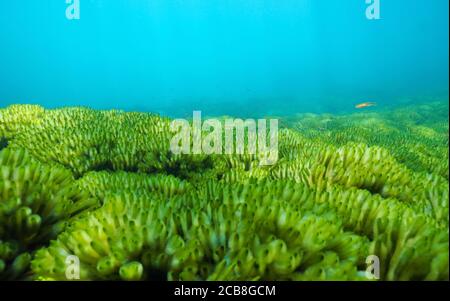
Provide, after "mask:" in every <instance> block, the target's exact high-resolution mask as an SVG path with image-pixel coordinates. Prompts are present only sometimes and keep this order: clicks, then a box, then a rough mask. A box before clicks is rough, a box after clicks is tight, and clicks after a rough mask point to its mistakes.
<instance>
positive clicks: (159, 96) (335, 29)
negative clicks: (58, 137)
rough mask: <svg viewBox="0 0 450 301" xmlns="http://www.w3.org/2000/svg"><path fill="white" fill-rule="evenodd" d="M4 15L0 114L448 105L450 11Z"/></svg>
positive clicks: (223, 4) (351, 5) (415, 5)
mask: <svg viewBox="0 0 450 301" xmlns="http://www.w3.org/2000/svg"><path fill="white" fill-rule="evenodd" d="M80 2H81V19H80V20H68V19H67V18H66V15H65V10H66V6H67V4H66V3H65V0H40V1H36V0H20V1H18V0H14V1H0V107H2V106H6V105H8V104H12V103H35V104H40V105H44V106H46V107H60V106H67V105H85V106H90V107H94V108H120V109H125V110H141V111H156V112H161V113H163V114H168V115H183V114H188V112H192V110H194V109H200V110H203V111H204V112H205V114H233V115H244V116H245V115H254V114H282V113H295V112H305V111H311V112H340V111H346V110H349V109H351V108H352V107H353V105H354V104H355V103H358V102H361V101H376V102H378V104H379V106H380V105H381V106H383V105H388V104H395V103H397V104H399V103H404V102H408V101H420V100H425V101H427V100H430V99H442V98H443V99H448V71H449V70H448V64H449V62H448V51H449V49H448V44H449V41H448V34H449V33H448V9H449V7H448V6H449V1H448V0H409V1H408V0H381V19H380V20H372V21H370V20H368V19H367V18H366V15H365V9H366V7H367V5H366V4H365V0H134V1H131V0H80Z"/></svg>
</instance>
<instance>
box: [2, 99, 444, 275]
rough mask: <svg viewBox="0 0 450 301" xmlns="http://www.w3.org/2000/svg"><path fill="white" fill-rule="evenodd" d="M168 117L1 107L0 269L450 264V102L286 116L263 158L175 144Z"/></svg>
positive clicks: (341, 268)
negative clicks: (70, 263) (175, 149)
mask: <svg viewBox="0 0 450 301" xmlns="http://www.w3.org/2000/svg"><path fill="white" fill-rule="evenodd" d="M169 123H170V120H169V119H167V118H162V117H159V116H157V115H153V114H148V113H125V112H122V111H96V110H91V109H86V108H63V109H55V110H47V109H44V108H43V107H40V106H32V105H13V106H9V107H7V108H4V109H0V149H1V151H0V279H4V280H5V279H6V280H13V279H26V280H67V275H66V274H67V273H66V271H67V258H73V257H68V256H73V255H74V256H77V258H78V259H79V263H80V279H81V280H120V279H123V280H161V279H168V280H367V278H366V276H365V271H366V268H367V263H366V259H367V257H368V256H370V255H376V256H378V258H379V259H380V268H381V271H380V279H381V280H446V279H448V278H449V253H448V252H449V241H448V239H449V236H448V229H449V215H448V214H449V212H448V204H449V201H448V197H449V195H448V193H449V186H448V185H449V182H448V176H449V174H448V133H449V132H448V130H449V129H448V126H449V124H448V103H439V102H437V103H430V104H424V105H414V106H409V107H406V108H400V109H395V110H390V111H388V110H386V111H384V112H375V111H373V112H371V111H364V112H361V113H355V114H350V115H345V116H343V115H313V114H302V115H297V116H294V117H289V118H285V119H283V120H282V121H280V124H281V125H283V128H282V129H280V131H279V160H278V162H277V163H276V164H275V165H273V166H260V165H259V164H258V158H257V157H256V156H253V155H214V156H207V155H174V154H172V153H171V152H170V151H169V141H170V136H171V133H170V131H169Z"/></svg>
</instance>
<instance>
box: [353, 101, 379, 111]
mask: <svg viewBox="0 0 450 301" xmlns="http://www.w3.org/2000/svg"><path fill="white" fill-rule="evenodd" d="M376 105H377V103H376V102H363V103H359V104H357V105H356V106H355V108H356V109H362V108H367V107H374V106H376Z"/></svg>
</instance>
